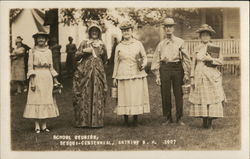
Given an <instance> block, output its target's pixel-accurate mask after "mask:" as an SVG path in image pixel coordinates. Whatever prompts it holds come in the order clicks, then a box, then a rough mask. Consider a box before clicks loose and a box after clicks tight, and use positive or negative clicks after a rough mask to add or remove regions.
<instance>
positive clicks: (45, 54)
mask: <svg viewBox="0 0 250 159" xmlns="http://www.w3.org/2000/svg"><path fill="white" fill-rule="evenodd" d="M48 37H49V35H48V34H47V33H45V32H38V33H36V34H34V35H33V38H34V40H35V41H36V42H35V44H36V45H35V46H34V48H32V49H31V50H30V52H29V61H28V74H27V78H28V79H29V82H30V83H29V91H28V96H27V104H26V106H25V109H24V113H23V117H24V118H28V119H34V120H35V133H37V134H39V133H40V131H41V130H42V131H43V132H50V130H49V129H48V128H47V124H46V123H47V122H46V119H48V118H54V117H57V116H59V111H58V107H57V104H56V101H55V99H54V98H53V87H54V85H59V84H60V83H59V82H58V81H57V76H58V74H57V72H56V71H55V70H54V68H53V61H52V53H51V51H50V50H49V48H48V47H47V45H46V41H47V40H48Z"/></svg>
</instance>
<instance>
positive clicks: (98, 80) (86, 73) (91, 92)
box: [73, 23, 107, 127]
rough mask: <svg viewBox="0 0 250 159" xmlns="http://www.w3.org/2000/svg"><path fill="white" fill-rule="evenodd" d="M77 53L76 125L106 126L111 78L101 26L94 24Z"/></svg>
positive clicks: (74, 96) (74, 88)
mask: <svg viewBox="0 0 250 159" xmlns="http://www.w3.org/2000/svg"><path fill="white" fill-rule="evenodd" d="M88 33H89V39H88V40H84V41H83V42H82V43H81V44H80V46H79V48H78V50H77V52H76V55H75V58H76V61H77V64H76V65H77V66H76V70H75V72H74V76H73V106H74V112H75V126H76V127H103V126H104V107H105V101H106V94H107V81H106V74H105V71H104V64H105V63H106V61H107V52H106V47H105V45H104V43H103V41H102V40H101V28H100V27H99V25H98V24H96V23H93V24H91V25H90V26H89V28H88Z"/></svg>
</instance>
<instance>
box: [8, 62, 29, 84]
mask: <svg viewBox="0 0 250 159" xmlns="http://www.w3.org/2000/svg"><path fill="white" fill-rule="evenodd" d="M25 79H26V78H25V68H24V58H23V57H21V58H17V59H15V60H13V62H12V64H11V80H13V81H25Z"/></svg>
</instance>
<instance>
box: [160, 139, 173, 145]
mask: <svg viewBox="0 0 250 159" xmlns="http://www.w3.org/2000/svg"><path fill="white" fill-rule="evenodd" d="M162 143H163V144H164V145H175V144H176V140H163V142H162Z"/></svg>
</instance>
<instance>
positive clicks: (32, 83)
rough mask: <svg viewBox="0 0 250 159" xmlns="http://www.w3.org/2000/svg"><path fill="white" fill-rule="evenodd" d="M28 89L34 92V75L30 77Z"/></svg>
mask: <svg viewBox="0 0 250 159" xmlns="http://www.w3.org/2000/svg"><path fill="white" fill-rule="evenodd" d="M30 89H31V90H32V91H33V92H35V90H36V85H35V75H31V76H30Z"/></svg>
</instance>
